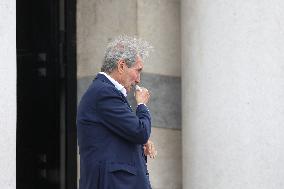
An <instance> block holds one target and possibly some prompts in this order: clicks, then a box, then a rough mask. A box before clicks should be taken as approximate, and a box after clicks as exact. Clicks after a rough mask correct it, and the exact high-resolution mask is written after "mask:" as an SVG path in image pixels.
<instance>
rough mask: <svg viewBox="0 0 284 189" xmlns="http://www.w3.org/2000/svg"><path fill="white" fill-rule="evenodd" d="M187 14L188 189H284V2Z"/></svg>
mask: <svg viewBox="0 0 284 189" xmlns="http://www.w3.org/2000/svg"><path fill="white" fill-rule="evenodd" d="M181 9H182V10H181V12H182V13H181V15H182V22H181V23H182V24H181V25H182V26H181V27H182V149H183V188H185V189H208V188H210V189H228V188H229V189H240V188H243V189H268V188H271V189H272V188H273V189H280V188H283V186H284V180H283V177H284V147H283V146H284V126H283V123H284V11H283V10H284V1H282V0H270V1H268V0H246V1H233V0H231V1H221V0H217V1H211V0H182V4H181Z"/></svg>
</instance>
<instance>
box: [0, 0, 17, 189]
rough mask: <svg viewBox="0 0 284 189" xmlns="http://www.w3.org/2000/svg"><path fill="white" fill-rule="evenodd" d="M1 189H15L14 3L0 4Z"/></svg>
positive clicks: (12, 0) (9, 1)
mask: <svg viewBox="0 0 284 189" xmlns="http://www.w3.org/2000/svg"><path fill="white" fill-rule="evenodd" d="M0 17H1V19H0V86H1V87H0V149H1V152H0V187H1V188H5V189H15V188H16V1H15V0H1V2H0Z"/></svg>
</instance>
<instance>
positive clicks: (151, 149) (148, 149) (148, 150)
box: [143, 140, 157, 158]
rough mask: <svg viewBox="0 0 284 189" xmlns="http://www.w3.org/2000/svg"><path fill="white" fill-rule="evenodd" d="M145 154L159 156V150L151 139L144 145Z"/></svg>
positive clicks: (153, 156) (152, 156)
mask: <svg viewBox="0 0 284 189" xmlns="http://www.w3.org/2000/svg"><path fill="white" fill-rule="evenodd" d="M143 148H144V154H145V155H146V156H149V157H150V158H155V157H156V156H157V150H156V149H155V146H154V143H153V142H152V141H150V140H148V142H147V143H146V144H144V146H143Z"/></svg>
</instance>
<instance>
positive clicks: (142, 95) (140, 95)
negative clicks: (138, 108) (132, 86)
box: [135, 87, 150, 104]
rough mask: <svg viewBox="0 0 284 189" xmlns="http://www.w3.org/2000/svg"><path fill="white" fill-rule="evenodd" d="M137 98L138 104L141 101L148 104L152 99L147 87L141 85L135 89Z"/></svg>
mask: <svg viewBox="0 0 284 189" xmlns="http://www.w3.org/2000/svg"><path fill="white" fill-rule="evenodd" d="M135 98H136V102H137V104H139V103H142V104H147V103H148V101H149V99H150V93H149V91H148V90H147V89H146V88H144V87H139V88H138V89H136V91H135Z"/></svg>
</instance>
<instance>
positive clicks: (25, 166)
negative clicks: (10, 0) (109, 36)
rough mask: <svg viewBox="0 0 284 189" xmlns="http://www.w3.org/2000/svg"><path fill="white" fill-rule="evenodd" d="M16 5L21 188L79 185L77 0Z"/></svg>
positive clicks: (19, 1) (63, 188) (20, 0)
mask: <svg viewBox="0 0 284 189" xmlns="http://www.w3.org/2000/svg"><path fill="white" fill-rule="evenodd" d="M16 3H17V7H16V11H17V152H16V153H17V160H16V164H17V168H16V169H17V173H16V177H17V178H16V180H17V189H27V188H28V189H39V188H40V189H75V188H77V140H76V125H75V121H76V120H75V118H76V104H77V103H76V100H77V89H76V83H77V79H76V0H40V1H38V0H30V1H23V0H17V1H16Z"/></svg>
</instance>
